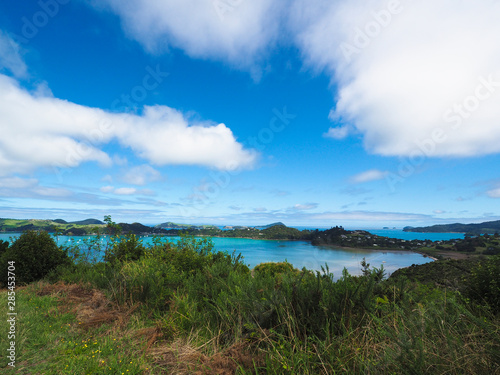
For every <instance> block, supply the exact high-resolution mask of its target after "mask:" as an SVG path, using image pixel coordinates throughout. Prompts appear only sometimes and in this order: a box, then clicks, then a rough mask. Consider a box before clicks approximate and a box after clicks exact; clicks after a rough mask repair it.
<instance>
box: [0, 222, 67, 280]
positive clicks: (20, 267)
mask: <svg viewBox="0 0 500 375" xmlns="http://www.w3.org/2000/svg"><path fill="white" fill-rule="evenodd" d="M8 262H15V267H16V272H15V275H16V283H17V284H27V283H30V282H33V281H37V280H40V279H42V278H44V277H45V276H47V275H48V274H49V273H50V272H52V271H54V270H55V269H56V268H58V267H60V266H64V265H69V264H71V260H70V258H69V257H68V255H67V253H66V252H65V251H63V250H62V249H61V248H60V247H58V246H57V244H56V242H55V241H54V239H53V238H52V237H51V236H50V235H49V234H48V233H47V232H34V231H27V232H24V233H23V234H22V235H21V236H20V237H19V238H17V239H16V240H15V241H14V243H13V244H12V246H11V247H9V248H8V249H7V250H6V251H5V252H4V253H3V254H2V255H1V257H0V264H1V266H2V268H3V270H4V271H3V272H2V278H1V282H2V283H3V284H4V285H6V284H7V272H6V270H7V264H8Z"/></svg>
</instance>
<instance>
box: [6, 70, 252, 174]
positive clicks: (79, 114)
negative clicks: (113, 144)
mask: <svg viewBox="0 0 500 375" xmlns="http://www.w3.org/2000/svg"><path fill="white" fill-rule="evenodd" d="M0 131H1V134H2V136H1V137H0V175H3V176H6V175H10V174H13V173H28V172H32V171H33V170H34V169H36V168H40V167H48V168H71V167H76V166H78V165H80V164H81V163H83V162H88V161H94V162H98V163H100V164H102V165H104V166H109V165H111V164H112V163H113V160H112V158H110V156H109V155H108V154H106V153H105V152H104V151H102V150H101V148H102V146H103V145H105V144H107V143H109V142H110V141H111V140H117V141H118V142H119V143H120V144H121V145H122V146H123V147H124V148H131V149H132V150H133V151H134V152H135V154H136V155H138V156H139V157H141V158H143V159H145V160H147V161H149V162H151V163H153V164H156V165H167V164H177V165H201V166H206V167H211V168H218V169H224V170H229V169H238V168H248V167H251V166H252V165H253V163H254V162H255V159H256V152H254V151H253V150H246V149H244V148H243V146H242V144H240V143H238V142H237V141H236V138H235V137H234V135H233V133H232V131H231V129H229V128H228V127H227V126H226V125H224V124H218V125H212V124H200V123H190V122H189V121H188V119H186V117H185V116H184V115H183V114H182V113H181V112H179V111H176V110H175V109H172V108H169V107H166V106H154V107H146V108H145V109H144V111H143V114H142V115H140V116H139V115H135V114H125V113H109V112H106V111H103V110H101V109H97V108H89V107H85V106H81V105H78V104H75V103H71V102H68V101H65V100H60V99H57V98H54V97H52V96H44V95H41V94H40V93H37V94H33V93H30V92H28V91H27V90H26V89H24V88H21V87H20V86H19V84H18V82H17V81H15V80H14V79H12V78H9V77H7V76H5V75H2V74H0ZM143 173H146V174H148V173H149V177H151V176H153V178H154V176H155V172H153V171H152V170H149V171H143ZM144 178H146V177H144ZM136 182H138V183H141V182H143V181H142V179H141V177H140V176H139V177H138V178H137V179H136Z"/></svg>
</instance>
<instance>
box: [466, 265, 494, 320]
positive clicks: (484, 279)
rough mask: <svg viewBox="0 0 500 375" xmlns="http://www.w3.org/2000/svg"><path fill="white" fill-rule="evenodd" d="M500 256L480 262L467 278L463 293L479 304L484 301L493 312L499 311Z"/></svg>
mask: <svg viewBox="0 0 500 375" xmlns="http://www.w3.org/2000/svg"><path fill="white" fill-rule="evenodd" d="M499 275H500V256H499V255H495V256H493V257H491V258H490V259H487V260H484V261H482V262H480V263H479V264H478V265H477V266H476V267H475V268H473V269H472V272H471V274H470V276H469V278H468V280H467V286H466V289H465V295H466V296H467V297H468V298H470V299H471V300H474V301H476V302H478V303H480V304H484V303H486V304H487V305H488V306H490V307H491V309H492V310H493V311H494V312H495V313H499V312H500V276H499Z"/></svg>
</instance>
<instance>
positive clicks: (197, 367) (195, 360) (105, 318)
mask: <svg viewBox="0 0 500 375" xmlns="http://www.w3.org/2000/svg"><path fill="white" fill-rule="evenodd" d="M33 287H34V288H35V290H36V294H37V295H38V296H51V297H55V298H57V299H58V300H59V309H60V311H61V312H65V313H68V312H69V313H72V314H74V315H75V316H76V320H77V323H76V322H75V327H76V328H77V329H79V330H82V331H84V332H87V331H89V330H93V329H96V328H99V327H101V326H102V325H104V324H110V325H111V328H110V329H109V330H108V331H107V332H105V333H103V335H109V334H112V335H113V337H120V336H122V337H123V336H129V337H132V338H133V341H134V343H135V345H134V346H136V349H137V350H139V351H142V353H141V354H145V355H146V356H148V357H149V358H150V360H151V362H152V366H151V367H154V368H155V371H154V372H151V373H154V374H157V373H158V374H177V375H215V374H217V375H233V374H236V373H237V370H238V368H240V367H242V368H245V369H252V368H254V363H258V364H263V361H264V357H263V356H262V355H261V356H256V355H255V351H254V350H253V349H252V344H250V343H249V342H237V343H235V344H233V345H231V346H230V347H227V348H225V349H220V348H221V345H220V344H219V343H218V341H217V338H215V339H212V340H210V341H209V342H206V343H204V344H202V345H198V344H197V342H201V341H203V340H201V339H200V338H199V337H198V336H197V334H194V333H192V334H191V335H189V337H187V338H176V339H172V335H169V334H166V333H165V332H164V331H163V330H162V328H161V325H160V324H157V325H156V326H152V327H145V328H144V327H143V328H136V329H133V328H130V326H131V325H127V323H129V322H130V320H131V317H132V316H133V312H134V311H135V310H136V309H137V308H138V307H139V305H138V304H136V305H134V306H131V307H126V308H124V307H123V306H119V305H117V304H116V303H114V302H112V301H110V300H109V299H108V298H107V297H106V295H105V294H104V293H103V292H101V291H99V290H96V289H93V288H91V287H90V286H89V285H82V284H66V283H64V282H58V283H56V284H48V283H43V282H40V283H37V284H34V285H33ZM134 319H138V318H137V317H135V318H134ZM132 326H134V325H132ZM127 327H128V328H127ZM139 348H140V349H139ZM130 349H132V350H134V348H130ZM138 354H139V352H138ZM148 373H149V372H148Z"/></svg>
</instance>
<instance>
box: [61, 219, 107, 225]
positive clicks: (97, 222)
mask: <svg viewBox="0 0 500 375" xmlns="http://www.w3.org/2000/svg"><path fill="white" fill-rule="evenodd" d="M54 221H56V220H54ZM69 224H75V225H103V224H104V222H102V221H101V220H97V219H86V220H80V221H70V222H69Z"/></svg>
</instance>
